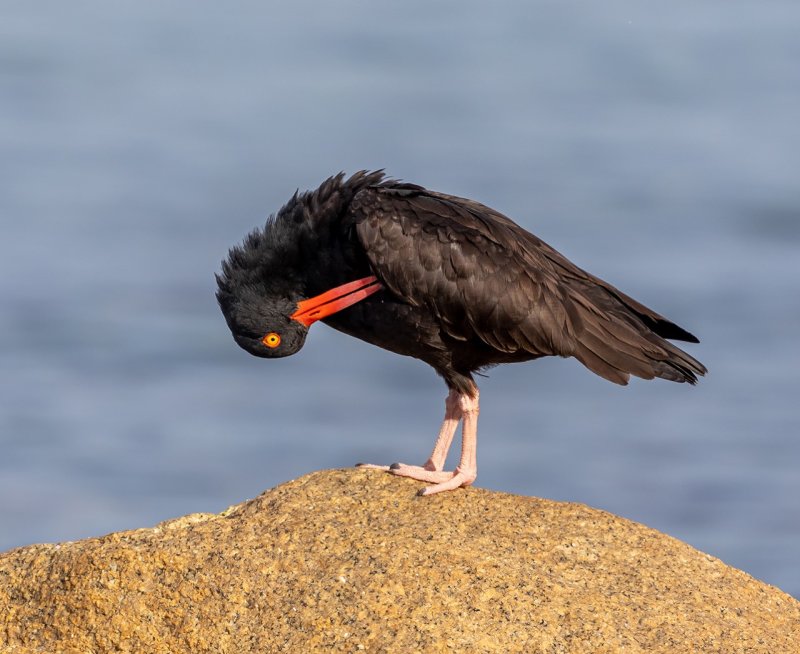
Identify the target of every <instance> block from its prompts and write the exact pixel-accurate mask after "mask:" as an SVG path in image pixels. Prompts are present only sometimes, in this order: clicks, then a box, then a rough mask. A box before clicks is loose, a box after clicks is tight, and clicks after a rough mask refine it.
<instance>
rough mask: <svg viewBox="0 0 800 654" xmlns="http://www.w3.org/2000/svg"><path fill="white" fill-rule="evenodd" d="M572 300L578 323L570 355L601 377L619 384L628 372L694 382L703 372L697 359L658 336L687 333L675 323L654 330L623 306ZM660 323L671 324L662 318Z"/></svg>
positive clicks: (701, 365)
mask: <svg viewBox="0 0 800 654" xmlns="http://www.w3.org/2000/svg"><path fill="white" fill-rule="evenodd" d="M574 299H577V300H578V301H577V302H575V304H576V306H577V307H578V311H579V314H580V318H581V322H582V324H581V328H580V330H579V333H578V334H577V335H576V344H575V351H574V353H573V356H575V358H576V359H578V360H579V361H580V362H581V363H582V364H583V365H585V366H586V367H587V368H589V369H590V370H591V371H592V372H594V373H596V374H598V375H600V376H601V377H604V378H605V379H608V380H609V381H612V382H614V383H616V384H622V385H624V384H627V383H628V379H629V378H630V375H635V376H636V377H641V378H642V379H653V378H654V377H659V378H661V379H667V380H669V381H674V382H679V383H683V382H686V383H689V384H696V383H697V378H698V376H699V375H704V374H705V373H706V372H707V370H706V367H705V366H704V365H703V364H702V363H700V362H699V361H698V360H697V359H695V358H694V357H692V356H691V355H689V354H687V353H686V352H684V351H683V350H680V349H679V348H677V347H675V346H674V345H672V343H669V342H667V341H666V340H665V339H664V338H663V337H662V336H661V333H670V334H675V336H672V337H673V338H676V336H677V335H678V334H679V335H680V336H684V337H685V335H687V334H689V333H688V332H686V331H685V330H683V329H681V328H680V327H677V325H675V328H676V329H674V330H673V329H660V330H658V331H656V330H655V329H653V328H652V327H651V325H650V324H647V322H645V321H643V320H640V319H639V315H637V314H634V313H632V312H628V311H625V310H624V309H623V308H622V307H623V306H624V305H622V306H620V307H616V308H615V309H616V310H615V311H607V310H606V311H603V310H600V309H598V308H597V307H596V306H593V304H592V303H591V302H587V301H586V298H580V299H578V298H574ZM664 323H665V324H666V325H670V326H672V325H673V323H670V322H668V321H666V320H664ZM678 330H679V331H678ZM659 332H661V333H659Z"/></svg>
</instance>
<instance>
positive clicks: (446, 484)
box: [417, 467, 478, 496]
mask: <svg viewBox="0 0 800 654" xmlns="http://www.w3.org/2000/svg"><path fill="white" fill-rule="evenodd" d="M437 474H440V475H449V478H448V479H445V480H444V481H441V482H439V483H435V484H434V485H433V486H426V487H425V488H421V489H420V490H419V492H418V493H417V495H420V496H426V495H435V494H436V493H441V492H443V491H449V490H454V489H456V488H459V487H460V486H469V485H470V484H472V482H473V481H475V479H477V477H478V471H477V470H462V469H461V468H460V467H458V468H456V469H455V470H454V471H453V472H439V473H437Z"/></svg>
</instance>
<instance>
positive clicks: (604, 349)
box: [350, 185, 706, 384]
mask: <svg viewBox="0 0 800 654" xmlns="http://www.w3.org/2000/svg"><path fill="white" fill-rule="evenodd" d="M350 218H351V220H352V221H353V223H354V225H355V230H356V234H357V237H358V239H359V241H360V243H361V245H362V246H363V248H364V251H365V252H366V255H367V258H368V260H369V262H370V265H371V267H372V269H373V271H374V273H375V274H376V275H377V276H378V277H379V279H380V280H381V281H382V282H383V284H384V285H386V286H387V287H388V288H389V290H390V291H391V292H392V293H393V294H395V295H396V296H398V297H400V298H402V299H403V300H404V301H405V302H407V303H409V304H411V305H413V306H418V307H425V308H426V309H427V310H429V311H430V312H431V313H432V314H433V315H434V316H435V317H436V318H437V319H438V321H439V323H440V324H441V326H442V330H443V332H444V333H445V334H447V335H448V336H450V337H451V338H454V339H457V340H461V341H463V340H468V339H471V338H476V337H477V338H479V339H480V340H482V341H483V342H484V343H485V344H486V345H488V346H490V347H492V348H494V349H496V350H497V351H499V352H502V353H504V354H506V355H513V354H520V355H530V356H547V355H559V356H575V357H576V358H577V359H578V360H580V361H581V362H582V363H583V364H584V365H585V366H586V367H588V368H589V369H590V370H592V371H594V372H595V373H597V374H598V375H601V376H602V377H605V378H606V379H609V380H610V381H613V382H615V383H618V384H626V383H627V381H628V378H629V376H630V375H631V374H633V375H636V376H638V377H642V378H644V379H652V378H653V377H655V376H658V377H664V378H666V379H672V380H674V381H688V382H690V383H694V382H695V381H696V379H697V377H696V375H698V374H704V373H705V372H706V369H705V367H704V366H703V365H702V364H701V363H700V362H698V361H697V360H695V359H693V358H692V357H691V356H689V355H688V354H686V353H685V352H683V351H681V350H679V349H678V348H676V347H675V346H673V345H671V344H670V343H668V342H666V341H665V340H664V337H669V338H676V339H683V340H696V339H695V338H694V337H693V336H692V335H691V334H689V332H686V331H685V330H683V329H681V328H680V327H678V326H677V325H675V324H673V323H671V322H670V321H668V320H667V319H666V318H664V317H663V316H660V315H659V314H657V313H655V312H654V311H652V310H651V309H649V308H647V307H645V306H644V305H642V304H640V303H638V302H636V301H635V300H633V299H632V298H630V297H628V296H627V295H625V294H624V293H622V292H621V291H619V290H618V289H616V288H614V287H613V286H611V285H610V284H608V283H606V282H604V281H603V280H601V279H599V278H597V277H594V276H592V275H590V274H589V273H586V272H585V271H583V270H581V269H580V268H578V267H577V266H575V265H574V264H572V263H571V262H570V261H569V260H568V259H566V258H565V257H564V256H563V255H561V254H560V253H559V252H557V251H556V250H554V249H553V248H552V247H550V246H549V245H547V244H546V243H544V242H543V241H541V240H540V239H539V238H537V237H536V236H534V235H533V234H531V233H529V232H527V231H525V230H524V229H522V228H521V227H519V226H518V225H516V224H515V223H514V222H512V221H511V220H510V219H508V218H507V217H505V216H503V215H502V214H500V213H498V212H496V211H494V210H492V209H490V208H488V207H485V206H483V205H481V204H479V203H477V202H474V201H472V200H467V199H464V198H457V197H452V196H447V195H443V194H441V193H432V192H429V191H426V190H425V189H422V188H419V187H413V188H412V187H408V186H404V185H401V186H399V187H397V188H392V187H391V186H387V185H381V186H380V187H373V188H368V189H364V190H362V191H360V192H359V193H358V194H357V195H356V197H355V198H354V200H353V202H352V203H351V206H350Z"/></svg>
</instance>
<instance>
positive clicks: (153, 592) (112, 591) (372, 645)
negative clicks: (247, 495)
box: [0, 470, 800, 654]
mask: <svg viewBox="0 0 800 654" xmlns="http://www.w3.org/2000/svg"><path fill="white" fill-rule="evenodd" d="M418 486H419V484H417V483H415V482H411V481H408V480H404V479H399V478H395V477H391V476H389V475H387V474H385V473H381V472H377V471H366V470H344V471H342V470H338V471H326V472H318V473H314V474H312V475H308V476H306V477H303V478H301V479H298V480H296V481H293V482H290V483H287V484H284V485H282V486H279V487H277V488H275V489H273V490H270V491H267V492H266V493H264V494H263V495H261V496H259V497H257V498H256V499H254V500H251V501H249V502H245V503H244V504H240V505H239V506H235V507H232V508H230V509H228V510H227V511H225V512H224V513H222V514H220V515H212V514H202V515H190V516H186V517H184V518H179V519H177V520H173V521H170V522H166V523H163V524H160V525H158V526H156V527H154V528H152V529H138V530H135V531H128V532H122V533H117V534H110V535H108V536H104V537H102V538H93V539H89V540H84V541H80V542H75V543H62V544H59V545H33V546H31V547H25V548H21V549H17V550H13V551H11V552H7V553H5V554H3V555H0V651H2V652H22V651H42V652H48V653H50V652H70V653H73V652H74V653H77V652H81V653H83V652H96V653H101V652H102V653H104V652H118V651H119V652H142V653H147V654H151V653H157V652H170V653H176V652H237V653H239V652H297V653H298V654H302V653H305V652H315V651H328V650H333V651H341V652H358V651H366V652H401V653H402V652H440V651H441V652H445V651H447V652H543V653H544V652H547V653H557V652H592V653H593V654H594V653H597V652H648V653H652V652H670V653H673V654H674V653H675V652H769V653H771V654H785V653H791V652H800V603H798V602H797V601H795V600H794V599H792V598H791V597H789V596H788V595H786V594H784V593H783V592H781V591H780V590H778V589H776V588H773V587H771V586H768V585H766V584H763V583H761V582H759V581H756V580H755V579H753V578H751V577H749V576H748V575H746V574H745V573H743V572H740V571H739V570H735V569H733V568H730V567H728V566H726V565H725V564H724V563H722V562H721V561H719V560H717V559H715V558H713V557H711V556H708V555H706V554H703V553H702V552H698V551H697V550H694V549H692V548H691V547H689V546H688V545H686V544H684V543H681V542H680V541H677V540H675V539H673V538H670V537H669V536H665V535H663V534H660V533H658V532H656V531H654V530H652V529H648V528H647V527H644V526H642V525H639V524H636V523H633V522H629V521H627V520H623V519H622V518H618V517H615V516H613V515H610V514H608V513H605V512H603V511H598V510H596V509H591V508H588V507H586V506H582V505H578V504H565V503H560V502H552V501H548V500H540V499H534V498H526V497H517V496H513V495H506V494H503V493H496V492H490V491H486V490H479V489H468V490H459V491H456V492H452V493H444V494H442V495H436V496H433V497H426V498H421V497H416V496H415V491H416V489H417V488H418Z"/></svg>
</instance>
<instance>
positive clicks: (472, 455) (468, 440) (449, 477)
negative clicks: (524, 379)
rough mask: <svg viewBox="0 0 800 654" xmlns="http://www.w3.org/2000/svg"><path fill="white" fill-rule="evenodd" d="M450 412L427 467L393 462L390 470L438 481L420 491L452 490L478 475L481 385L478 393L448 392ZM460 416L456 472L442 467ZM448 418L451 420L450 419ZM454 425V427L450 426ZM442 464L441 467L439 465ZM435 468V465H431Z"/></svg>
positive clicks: (446, 415)
mask: <svg viewBox="0 0 800 654" xmlns="http://www.w3.org/2000/svg"><path fill="white" fill-rule="evenodd" d="M447 399H448V403H447V408H448V413H447V414H445V421H444V424H443V425H442V430H441V431H440V432H439V439H438V440H437V441H436V446H435V447H434V448H433V454H431V458H430V459H428V462H427V463H426V464H425V466H423V467H419V466H408V465H404V464H402V463H394V464H392V465H391V466H389V472H391V473H393V474H395V475H399V476H401V477H411V478H412V479H417V480H419V481H427V482H431V483H433V484H434V485H433V486H428V487H426V488H423V489H422V490H421V491H420V492H419V494H420V495H433V494H434V493H441V492H442V491H446V490H452V489H454V488H458V487H459V486H469V485H470V484H471V483H472V482H473V481H475V478H476V477H477V476H478V463H477V441H478V413H479V410H480V409H479V403H478V389H477V388H475V396H474V397H472V396H470V395H468V394H466V393H458V392H456V391H451V393H450V395H449V396H448V398H447ZM459 417H460V418H461V420H462V426H461V460H460V462H459V464H458V467H456V469H455V470H454V471H452V472H449V471H445V470H442V467H443V466H444V460H445V458H446V456H447V449H448V448H449V446H450V442H451V441H452V439H453V434H454V432H455V426H456V425H457V424H458V421H459ZM448 418H449V419H450V420H448ZM450 427H452V429H450ZM437 466H438V467H437ZM431 468H433V469H431Z"/></svg>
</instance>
